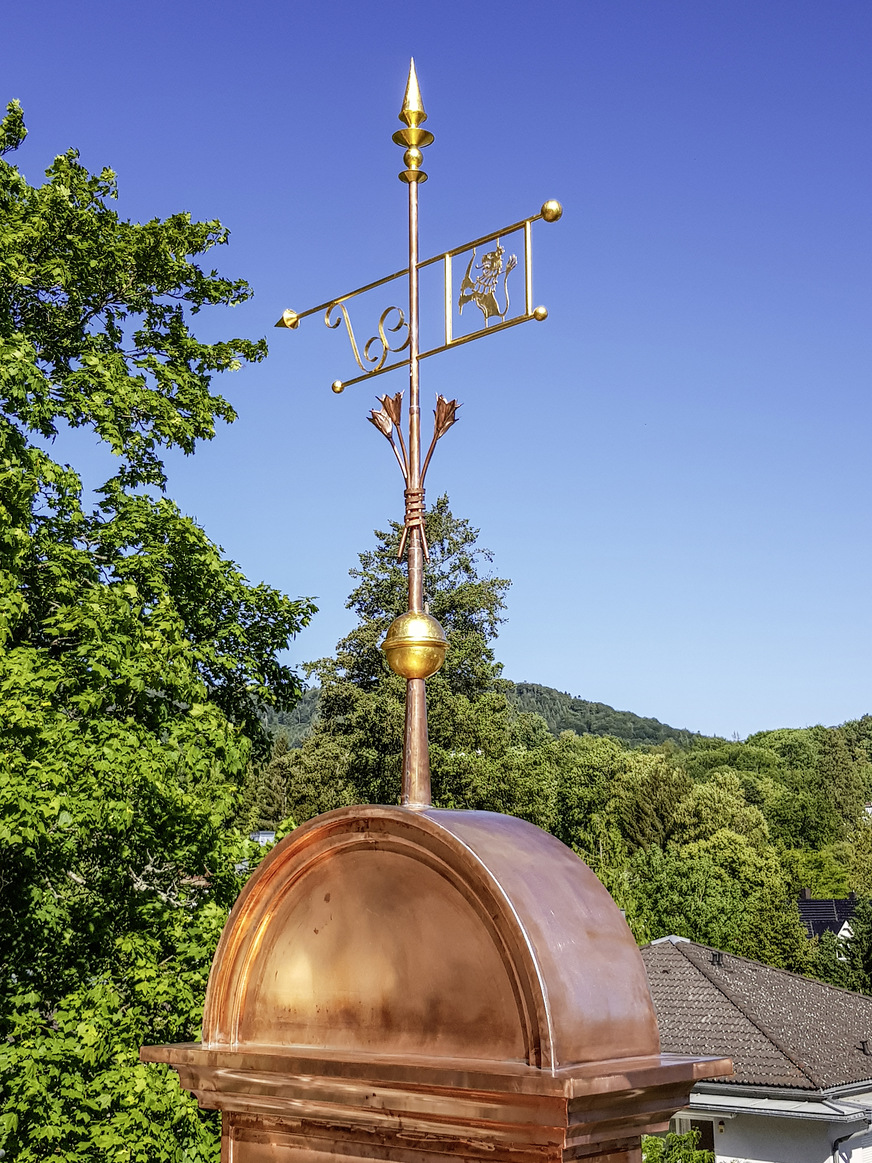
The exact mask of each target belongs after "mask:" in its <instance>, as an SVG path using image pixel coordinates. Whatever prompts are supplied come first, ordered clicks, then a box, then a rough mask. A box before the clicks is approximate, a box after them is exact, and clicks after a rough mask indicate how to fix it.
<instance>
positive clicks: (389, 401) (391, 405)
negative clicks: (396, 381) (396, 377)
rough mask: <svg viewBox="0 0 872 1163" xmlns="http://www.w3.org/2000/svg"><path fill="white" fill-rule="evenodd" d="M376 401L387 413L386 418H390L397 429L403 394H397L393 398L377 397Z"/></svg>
mask: <svg viewBox="0 0 872 1163" xmlns="http://www.w3.org/2000/svg"><path fill="white" fill-rule="evenodd" d="M377 399H378V401H379V403H380V404H381V406H382V408H383V409H384V411H385V412H387V414H388V416H390V418H391V420H393V422H394V424H396V426H397V427H398V428H399V426H400V419H401V416H402V408H403V393H402V392H397V394H396V395H395V396H378V397H377Z"/></svg>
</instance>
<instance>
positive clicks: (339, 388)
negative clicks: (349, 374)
mask: <svg viewBox="0 0 872 1163" xmlns="http://www.w3.org/2000/svg"><path fill="white" fill-rule="evenodd" d="M330 387H331V388H332V389H333V391H334V392H335V393H336V394H337V396H338V395H339V393H340V392H344V391H345V384H343V382H342V380H334V381H333V383H332V384H331V385H330Z"/></svg>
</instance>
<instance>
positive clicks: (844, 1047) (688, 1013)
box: [642, 941, 872, 1090]
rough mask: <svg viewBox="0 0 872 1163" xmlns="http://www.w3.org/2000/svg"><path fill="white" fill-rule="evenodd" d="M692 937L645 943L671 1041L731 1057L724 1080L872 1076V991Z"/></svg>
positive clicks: (671, 1049)
mask: <svg viewBox="0 0 872 1163" xmlns="http://www.w3.org/2000/svg"><path fill="white" fill-rule="evenodd" d="M713 952H715V950H712V949H710V948H708V947H707V946H705V945H697V944H696V943H694V942H692V941H679V942H676V943H675V944H673V943H672V942H671V941H664V942H662V943H658V944H656V945H646V946H645V947H644V948H643V949H642V958H643V960H644V962H645V968H646V970H647V972H648V982H649V985H650V987H651V996H652V998H653V1000H654V1008H655V1010H656V1012H657V1023H658V1025H659V1027H660V1039H661V1043H662V1047H663V1050H664V1051H665V1052H667V1053H673V1054H700V1055H718V1056H724V1057H730V1058H732V1059H733V1068H734V1074H733V1076H732V1077H731V1078H727V1079H722V1080H721V1081H722V1082H727V1083H729V1082H742V1083H746V1084H749V1085H759V1086H777V1087H796V1088H800V1089H803V1090H821V1089H827V1088H829V1087H833V1086H844V1085H848V1084H850V1083H854V1082H864V1081H866V1080H869V1079H870V1078H872V1057H870V1056H869V1055H867V1054H865V1053H864V1052H863V1050H862V1048H861V1042H862V1041H864V1040H866V1041H867V1042H869V1043H870V1044H872V998H870V997H866V996H864V995H863V994H857V993H850V992H849V991H848V990H844V989H836V988H835V987H834V986H831V985H825V984H823V983H822V982H820V981H812V980H811V979H810V978H807V977H800V976H799V975H798V974H795V973H787V972H786V971H785V970H783V969H773V968H772V967H771V966H768V965H762V964H761V963H760V962H759V961H750V960H748V959H747V958H745V957H734V956H733V954H731V953H723V954H721V962H722V963H721V964H720V965H715V964H713V963H712V953H713Z"/></svg>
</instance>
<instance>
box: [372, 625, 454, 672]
mask: <svg viewBox="0 0 872 1163" xmlns="http://www.w3.org/2000/svg"><path fill="white" fill-rule="evenodd" d="M381 648H382V650H383V651H384V652H385V658H386V659H387V663H388V666H389V667H390V668H391V670H392V671H393V672H394V674H399V675H401V676H402V677H403V678H429V677H430V675H431V674H435V673H436V671H437V670H438V669H439V668H440V666H441V665H442V663H443V662H444V661H445V651H446V650H447V649H448V641H447V639H446V638H445V631H444V630H443V629H442V627H441V626H440V625H439V623H438V622H437V621H436V619H435V618H434V617H432V616H431V615H430V614H423V613H409V614H401V615H400V617H399V618H396V619H395V620H394V621H393V622H392V623H391V627H390V629H389V630H388V632H387V636H386V637H385V640H384V642H382V645H381Z"/></svg>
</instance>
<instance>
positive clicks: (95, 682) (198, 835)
mask: <svg viewBox="0 0 872 1163" xmlns="http://www.w3.org/2000/svg"><path fill="white" fill-rule="evenodd" d="M24 132H25V130H24V122H23V118H22V115H21V110H20V108H19V107H18V106H17V105H16V104H15V103H13V104H12V105H10V106H9V108H8V112H7V116H6V118H5V119H4V120H3V121H2V123H0V146H2V152H3V153H4V154H5V153H8V152H9V151H10V150H14V149H15V147H16V146H17V145H18V144H20V142H21V141H22V140H23V137H24ZM46 178H47V180H46V182H45V183H44V184H43V185H41V186H32V185H30V184H29V183H28V182H27V181H26V179H25V178H24V177H23V175H22V174H21V173H20V172H19V171H18V170H17V169H16V167H15V166H14V165H12V164H10V162H9V161H6V160H3V161H0V693H2V698H0V883H2V886H3V892H2V894H0V949H2V962H0V994H2V998H0V1087H2V1091H3V1107H4V1112H5V1113H4V1114H3V1116H2V1119H0V1141H2V1146H3V1149H4V1150H5V1151H6V1155H7V1157H14V1158H16V1159H19V1160H21V1161H22V1163H28V1161H30V1160H38V1159H47V1158H52V1159H55V1158H62V1159H69V1160H86V1159H87V1160H97V1159H101V1160H102V1159H105V1158H113V1159H118V1160H122V1159H123V1160H143V1161H145V1160H149V1161H153V1160H171V1159H172V1160H177V1159H178V1160H181V1159H185V1160H197V1159H207V1158H213V1157H214V1145H215V1129H214V1125H213V1124H212V1123H211V1122H210V1121H209V1120H206V1119H204V1118H202V1117H201V1116H200V1115H199V1114H198V1112H197V1111H196V1107H195V1104H194V1102H193V1100H192V1099H191V1098H190V1097H189V1096H187V1095H184V1094H182V1093H181V1092H180V1091H179V1089H178V1086H177V1083H176V1082H175V1081H174V1079H173V1077H172V1076H171V1075H170V1074H169V1073H167V1072H165V1071H163V1070H161V1069H159V1068H158V1069H156V1068H151V1067H149V1068H146V1067H144V1066H140V1065H139V1064H138V1061H137V1051H138V1046H139V1044H140V1043H142V1042H161V1041H167V1040H169V1041H173V1040H181V1039H185V1038H189V1037H192V1036H193V1035H194V1034H195V1032H196V1028H197V1025H198V1023H199V1017H200V1012H201V1006H202V995H203V989H204V986H205V980H206V975H207V972H208V967H209V964H210V960H211V955H212V952H213V950H214V946H215V942H216V940H217V937H218V934H219V932H220V929H221V926H222V924H223V921H224V918H225V916H226V912H227V909H228V908H229V905H230V904H231V903H232V900H233V899H234V897H235V895H236V893H237V891H238V888H239V880H238V877H237V874H236V871H235V867H236V865H237V864H238V863H239V862H240V861H241V860H242V859H244V857H245V855H246V845H245V844H244V843H243V842H242V841H241V840H240V839H239V837H238V836H237V835H236V834H234V833H233V832H232V830H231V829H230V827H229V824H230V821H231V820H232V817H233V814H234V812H235V811H236V800H237V798H238V796H237V789H238V785H239V783H240V782H241V780H242V777H243V773H244V771H245V769H246V765H247V764H248V763H249V760H250V756H251V753H252V741H254V742H255V743H256V742H257V741H258V736H259V735H260V734H261V732H260V727H259V722H258V716H257V705H258V703H259V702H261V701H264V700H269V701H270V702H271V703H273V704H275V705H279V706H281V705H290V704H291V703H292V701H293V699H294V698H295V697H296V695H297V693H298V690H299V683H298V681H297V677H296V675H295V674H294V673H293V672H292V671H291V670H290V669H288V668H287V667H285V666H283V665H282V664H280V663H279V662H278V661H277V657H276V655H277V651H279V650H281V649H282V648H284V647H285V646H286V645H287V643H288V641H289V639H290V637H291V636H292V635H293V634H294V633H296V631H297V630H298V629H299V628H300V627H301V626H303V625H304V624H305V623H306V621H307V620H308V617H309V615H310V613H311V609H312V607H311V605H310V604H309V603H308V602H299V601H292V600H290V599H289V598H287V597H285V596H284V595H282V594H280V593H279V592H277V591H276V590H273V589H271V588H269V587H267V586H253V585H250V584H249V583H248V582H247V581H246V579H245V578H244V577H243V576H242V574H241V573H240V572H239V570H238V569H237V568H236V566H235V565H234V564H233V563H232V562H230V561H228V560H226V559H225V558H224V556H223V555H222V552H221V551H220V549H219V548H218V547H217V546H215V545H214V544H213V543H212V542H211V541H210V540H209V539H208V537H207V536H206V535H205V533H204V532H203V531H202V530H201V529H200V528H199V527H198V526H197V525H196V524H195V522H193V521H192V520H190V519H189V518H187V517H185V516H184V515H183V514H181V513H180V512H179V510H178V508H177V507H176V506H175V505H174V504H173V503H172V502H171V501H170V500H169V499H168V498H167V497H165V496H164V495H163V490H164V487H165V484H166V480H165V471H164V465H163V461H162V455H163V453H164V451H165V450H167V449H170V448H180V449H182V450H183V451H184V452H186V453H190V452H192V451H193V450H194V448H195V447H196V445H197V442H198V441H200V440H203V439H209V438H211V437H212V436H213V435H214V432H215V425H216V421H218V420H231V419H233V410H232V409H231V407H230V406H229V404H228V403H227V402H226V401H225V400H224V399H222V397H221V396H219V395H216V394H214V393H213V391H212V388H211V381H212V378H213V376H214V375H215V374H216V373H219V372H222V371H227V370H232V369H234V368H236V367H238V366H239V364H240V361H242V360H259V359H261V358H262V357H263V355H264V354H265V346H264V344H263V341H259V342H256V343H253V342H250V341H248V340H242V339H233V340H229V341H222V342H215V343H204V342H202V341H201V340H199V339H198V338H197V337H196V336H195V335H194V333H193V332H192V330H191V328H190V320H191V316H193V315H196V314H197V312H199V311H200V310H201V309H203V308H205V307H208V306H213V305H214V306H220V305H224V306H230V305H233V304H235V303H238V302H240V301H242V300H243V299H245V298H247V297H248V296H249V295H250V293H251V292H250V289H249V288H248V286H247V284H246V283H244V282H242V281H240V280H235V281H233V280H227V279H225V278H223V277H221V276H219V275H218V274H217V273H216V272H215V271H214V270H206V269H203V268H202V267H201V266H200V265H198V262H197V261H196V260H198V259H199V258H200V257H201V256H204V255H206V254H208V252H209V251H210V250H212V248H213V247H215V246H218V245H221V244H223V243H225V242H226V241H227V233H226V231H224V230H223V228H222V227H221V225H220V224H219V223H217V222H207V223H196V222H192V221H191V219H190V217H189V216H188V215H186V214H177V215H174V216H173V217H171V218H169V219H166V220H165V221H159V220H157V219H155V220H153V221H151V222H148V223H145V224H137V223H131V222H126V221H123V220H122V219H120V218H119V217H118V215H117V213H116V212H115V211H114V210H113V209H112V208H111V205H110V203H111V201H112V200H113V199H114V197H115V179H114V175H113V174H112V173H111V171H109V170H103V171H102V172H101V173H100V174H97V175H92V174H90V173H89V172H88V171H87V170H86V169H85V167H84V166H83V165H82V164H81V163H80V161H79V159H78V156H77V155H76V153H75V152H74V151H70V152H68V153H66V154H64V155H62V156H61V157H58V158H56V159H55V160H54V162H53V163H52V165H51V166H50V167H49V169H48V170H47V172H46ZM68 427H73V428H87V429H89V430H90V431H91V432H93V433H94V434H95V435H96V436H97V437H98V438H99V440H100V441H102V442H103V443H104V444H106V445H108V447H109V448H110V449H111V451H112V452H113V453H114V454H115V456H116V457H117V470H116V471H115V473H114V475H113V476H112V477H111V478H110V479H109V480H107V481H106V482H105V483H104V484H103V485H102V487H101V488H100V489H99V490H98V491H97V494H96V497H97V500H96V503H94V504H93V505H92V506H91V507H89V506H88V504H87V503H86V500H85V497H84V495H83V489H82V484H81V481H80V478H79V476H78V475H77V473H76V472H75V471H74V470H73V469H72V468H70V467H69V466H66V465H61V464H59V463H57V462H56V461H55V460H53V459H52V457H51V455H50V453H49V449H50V442H51V441H52V439H53V438H54V437H55V436H56V435H57V434H58V433H59V432H62V431H63V430H64V429H65V428H68Z"/></svg>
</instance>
